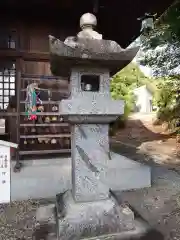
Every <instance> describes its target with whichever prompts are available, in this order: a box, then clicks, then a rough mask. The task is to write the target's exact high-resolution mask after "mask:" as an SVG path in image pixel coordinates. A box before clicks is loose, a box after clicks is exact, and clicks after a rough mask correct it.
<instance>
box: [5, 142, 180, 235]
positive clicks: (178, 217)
mask: <svg viewBox="0 0 180 240" xmlns="http://www.w3.org/2000/svg"><path fill="white" fill-rule="evenodd" d="M114 150H115V151H116V152H120V153H121V154H122V155H124V156H127V157H130V158H132V159H134V160H137V161H140V162H144V161H146V163H147V164H149V165H151V166H152V187H151V188H148V189H141V190H136V191H128V192H123V193H116V194H117V195H118V194H119V195H120V198H122V199H123V200H124V201H128V202H129V203H130V205H131V206H132V207H133V209H135V210H136V211H137V212H138V213H139V214H140V215H141V216H142V217H143V218H144V219H145V220H147V222H149V224H150V225H152V226H153V227H154V228H156V229H157V230H159V231H160V232H161V233H163V234H164V235H165V240H180V174H179V171H173V170H171V169H168V168H167V167H159V166H158V165H157V164H155V163H154V162H153V161H151V158H150V157H149V158H147V156H145V155H143V154H140V153H137V152H136V150H135V149H133V148H129V147H124V146H120V145H117V146H115V147H114ZM52 201H53V199H52V200H48V199H46V200H29V201H23V202H14V203H11V204H6V205H0V240H27V239H32V232H33V226H34V223H35V212H36V209H37V208H38V206H39V205H41V204H43V205H44V204H47V203H52ZM152 240H153V239H152Z"/></svg>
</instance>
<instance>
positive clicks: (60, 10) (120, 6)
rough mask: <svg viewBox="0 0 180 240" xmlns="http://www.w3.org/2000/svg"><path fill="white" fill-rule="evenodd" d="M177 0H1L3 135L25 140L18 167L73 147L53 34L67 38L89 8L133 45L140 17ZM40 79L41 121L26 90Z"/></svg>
mask: <svg viewBox="0 0 180 240" xmlns="http://www.w3.org/2000/svg"><path fill="white" fill-rule="evenodd" d="M172 2H173V1H172V0H164V1H162V0H148V1H143V0H126V1H118V0H111V1H110V0H99V1H98V0H89V1H85V0H66V1H57V0H52V1H50V0H38V1H37V0H31V1H17V0H1V1H0V19H1V21H0V114H1V118H4V119H6V121H5V125H6V128H5V133H3V132H2V133H1V135H0V136H1V139H8V140H10V141H12V142H15V143H18V144H19V149H18V151H17V152H16V155H15V158H14V159H15V160H16V161H17V164H16V167H17V168H19V166H20V165H19V159H22V157H23V156H28V155H30V156H32V155H40V154H41V155H43V154H44V155H46V154H52V153H56V154H60V153H68V152H70V128H69V126H68V123H67V122H66V119H64V118H63V116H61V115H60V116H59V113H58V111H59V110H60V109H59V110H58V105H59V104H58V103H59V101H61V99H62V98H66V97H68V95H69V90H68V85H67V84H66V81H63V80H62V79H61V78H60V77H59V78H56V77H54V76H52V74H51V71H50V65H49V43H48V35H54V36H56V37H57V38H59V39H61V40H64V39H65V38H66V37H67V36H75V34H76V33H77V32H78V31H79V19H80V17H81V15H82V14H83V13H86V12H91V13H94V14H95V15H96V17H97V20H98V31H99V32H100V33H102V34H103V38H105V39H111V40H115V41H117V42H118V43H119V44H120V45H121V46H122V47H124V48H125V47H127V46H128V45H129V44H130V43H131V42H132V41H133V40H134V39H135V38H136V37H137V36H138V35H139V32H140V24H141V23H140V22H139V21H137V18H138V17H140V16H142V15H144V14H145V13H146V12H150V13H157V14H158V15H160V14H162V13H163V12H164V11H165V10H166V9H167V8H168V7H169V6H170V4H172ZM34 82H37V83H38V91H39V93H40V99H41V100H42V104H43V109H41V110H42V111H40V112H39V115H38V118H39V120H38V121H36V122H33V121H28V120H27V113H26V111H25V100H26V89H27V86H28V85H29V84H31V83H34Z"/></svg>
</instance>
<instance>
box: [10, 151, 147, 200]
mask: <svg viewBox="0 0 180 240" xmlns="http://www.w3.org/2000/svg"><path fill="white" fill-rule="evenodd" d="M112 156H113V155H112ZM13 164H14V162H12V168H11V169H12V171H11V200H12V201H18V200H27V199H31V198H34V199H37V198H51V197H53V196H55V195H56V194H58V193H59V192H64V191H65V190H67V189H71V187H72V185H71V158H57V159H44V160H43V159H42V160H40V159H38V160H27V161H23V164H24V167H23V168H22V169H21V171H20V172H19V173H14V172H13V167H14V165H13ZM106 176H107V177H106V178H105V182H106V184H108V186H109V188H111V189H112V190H117V191H118V190H119V191H121V190H130V189H138V188H144V187H150V186H151V168H150V167H148V166H146V165H143V164H140V163H138V162H135V161H133V160H131V159H128V158H125V157H123V156H122V155H119V154H117V158H116V159H115V158H114V161H112V160H110V161H109V174H108V175H106Z"/></svg>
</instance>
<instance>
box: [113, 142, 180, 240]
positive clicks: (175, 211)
mask: <svg viewBox="0 0 180 240" xmlns="http://www.w3.org/2000/svg"><path fill="white" fill-rule="evenodd" d="M113 149H114V151H115V152H119V153H121V154H122V155H124V156H126V157H129V158H132V159H134V160H136V161H139V162H142V163H144V162H145V163H146V164H148V165H150V166H151V169H152V171H151V172H152V187H151V188H146V189H140V190H134V191H128V192H123V193H117V195H118V194H119V195H121V199H122V200H123V201H127V202H128V203H129V204H130V205H131V206H132V207H133V209H134V210H135V211H137V212H138V213H139V214H140V215H141V216H142V217H143V218H144V219H145V220H146V221H147V222H148V223H149V224H150V225H151V226H152V227H154V228H155V229H157V230H158V231H160V232H161V233H162V234H163V235H164V236H165V240H180V171H179V168H173V167H171V166H169V165H163V166H160V165H159V164H157V163H155V162H154V161H153V156H150V155H149V156H147V155H144V154H141V153H140V152H137V150H136V149H135V148H131V147H125V146H122V145H120V144H116V145H114V146H113Z"/></svg>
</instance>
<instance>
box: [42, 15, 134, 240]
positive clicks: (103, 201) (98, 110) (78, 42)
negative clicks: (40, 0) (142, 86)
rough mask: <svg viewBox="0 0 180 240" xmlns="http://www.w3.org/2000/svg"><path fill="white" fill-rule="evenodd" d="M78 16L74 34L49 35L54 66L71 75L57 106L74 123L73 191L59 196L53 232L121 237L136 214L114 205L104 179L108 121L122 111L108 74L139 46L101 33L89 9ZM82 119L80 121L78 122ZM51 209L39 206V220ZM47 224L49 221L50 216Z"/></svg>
mask: <svg viewBox="0 0 180 240" xmlns="http://www.w3.org/2000/svg"><path fill="white" fill-rule="evenodd" d="M80 22H81V28H82V31H81V32H80V33H79V34H78V36H76V37H69V38H67V39H66V40H65V42H64V43H63V42H61V41H60V40H58V39H56V38H54V37H50V50H51V66H52V67H53V68H54V69H53V70H52V72H53V73H55V74H57V75H61V76H65V77H70V87H71V97H70V98H69V99H68V100H64V101H63V102H62V103H61V106H60V109H61V111H62V113H63V114H65V115H66V116H67V117H68V119H69V120H70V121H71V122H72V123H73V126H72V138H71V148H72V191H66V192H65V193H64V194H62V193H61V194H60V195H58V196H57V203H56V221H57V227H58V233H57V238H58V239H59V240H79V239H88V238H92V237H94V238H96V239H98V236H101V239H102V236H104V239H105V238H106V237H110V238H109V239H113V238H114V236H119V237H120V238H116V237H115V238H114V239H122V238H121V235H122V234H123V233H124V232H129V233H130V232H131V231H134V230H137V229H136V227H135V221H134V214H133V212H132V211H131V210H130V209H129V208H128V207H127V206H124V205H120V206H119V205H118V203H117V202H116V200H115V199H114V198H113V197H112V196H111V195H110V192H109V187H108V185H107V184H105V183H104V182H103V181H102V179H105V175H106V174H107V169H108V167H107V166H108V161H111V160H112V158H111V154H110V151H109V137H108V130H109V126H108V123H109V121H110V119H111V120H115V119H116V117H118V116H119V115H122V114H123V113H124V103H123V101H113V100H112V99H111V95H110V75H111V74H112V73H116V72H117V71H118V70H120V68H122V67H123V66H125V65H127V64H128V63H129V62H130V61H131V60H132V59H133V58H134V57H135V55H136V53H137V51H138V48H133V49H126V50H124V49H122V48H121V47H120V46H119V45H118V44H117V43H116V42H114V41H110V40H103V39H101V37H102V36H101V35H100V34H98V33H97V32H95V31H94V30H93V26H94V25H95V24H96V17H95V16H93V15H92V14H85V15H83V17H82V18H81V21H80ZM106 117H107V118H106ZM85 118H86V120H84V119H85ZM77 119H79V120H77ZM89 120H90V121H91V120H92V122H91V124H89V122H88V121H89ZM97 120H98V121H97ZM81 121H82V122H83V121H84V122H83V124H77V122H78V123H80V122H81ZM96 121H97V122H98V123H100V124H97V122H96ZM51 211H52V208H51V207H50V208H49V210H48V208H47V209H46V210H45V211H44V212H43V211H42V209H41V213H43V214H39V219H41V220H42V216H41V215H44V217H45V219H46V221H44V223H43V224H47V223H48V222H49V220H47V219H48V218H47V216H49V215H51V213H52V212H51ZM42 222H43V221H42ZM47 225H48V227H49V226H51V224H50V222H49V224H47ZM52 225H53V226H54V222H53V224H52ZM136 233H137V232H136ZM99 239H100V238H99ZM107 239H108V238H107Z"/></svg>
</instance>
